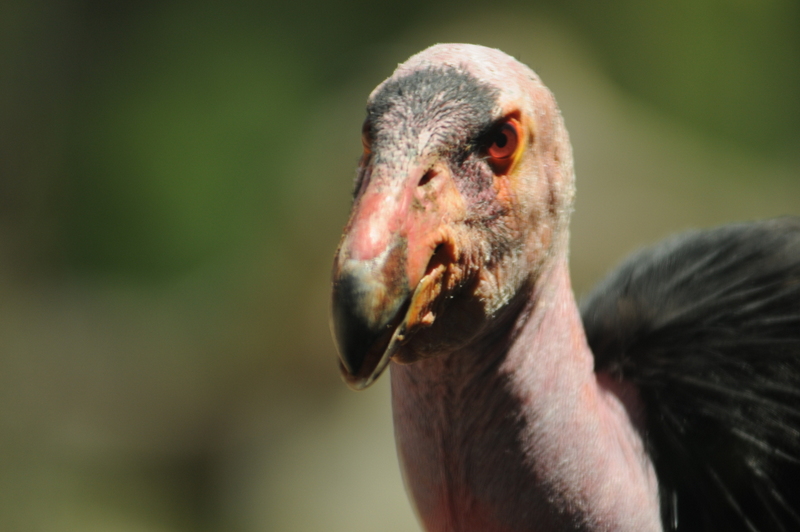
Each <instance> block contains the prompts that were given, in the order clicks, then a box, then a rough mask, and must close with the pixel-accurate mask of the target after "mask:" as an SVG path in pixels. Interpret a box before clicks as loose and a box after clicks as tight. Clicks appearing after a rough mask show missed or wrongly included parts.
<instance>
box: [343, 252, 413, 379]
mask: <svg viewBox="0 0 800 532" xmlns="http://www.w3.org/2000/svg"><path fill="white" fill-rule="evenodd" d="M372 262H373V261H354V260H348V261H345V262H344V264H342V267H340V268H337V269H335V270H334V283H333V297H332V300H331V331H332V333H333V337H334V341H335V343H336V348H337V351H338V353H339V361H340V370H341V373H342V378H343V379H344V381H345V382H346V383H347V385H348V386H350V387H351V388H354V389H359V390H360V389H363V388H366V387H367V386H369V385H370V384H371V383H372V382H373V381H374V380H375V379H376V378H377V377H378V376H379V375H380V373H381V372H382V371H383V370H384V369H385V368H386V365H387V364H388V362H389V357H390V356H391V353H390V351H391V350H393V349H390V348H392V346H393V345H396V342H392V340H393V339H394V338H395V337H396V336H397V334H396V333H397V331H398V328H400V326H401V324H402V322H403V319H404V317H405V314H406V311H407V309H408V304H409V297H410V291H409V289H408V286H407V283H406V280H405V276H404V275H391V274H392V273H396V272H384V271H382V270H381V269H380V268H376V267H375V266H376V265H375V264H372Z"/></svg>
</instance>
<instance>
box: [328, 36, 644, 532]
mask: <svg viewBox="0 0 800 532" xmlns="http://www.w3.org/2000/svg"><path fill="white" fill-rule="evenodd" d="M509 124H511V125H512V126H513V128H515V129H514V131H516V137H515V138H516V144H513V146H514V149H513V150H511V148H509V149H508V150H507V151H511V152H512V153H511V154H510V155H509V156H507V157H502V158H497V157H494V156H493V154H494V153H501V152H503V151H502V148H504V147H505V146H506V143H507V142H511V140H509V138H510V137H508V136H507V135H506V136H503V135H501V136H498V132H501V131H508V127H509ZM503 127H505V128H506V129H503ZM512 140H513V139H512ZM364 146H365V151H364V155H363V157H362V159H361V162H360V164H359V169H358V177H357V180H356V189H355V197H354V204H353V211H352V214H351V217H350V220H349V222H348V224H347V227H346V228H345V232H344V235H343V237H342V241H341V243H340V246H339V250H338V252H337V255H336V259H335V262H334V271H333V328H334V335H335V337H336V340H337V346H338V348H339V353H340V357H341V368H342V374H343V376H344V378H345V380H346V382H348V383H349V384H350V385H351V386H352V387H354V388H363V387H365V386H368V385H369V384H370V383H371V382H372V381H373V380H374V379H375V378H377V377H378V376H379V375H380V373H381V372H382V371H383V370H384V368H385V367H386V366H387V365H391V366H392V391H393V408H394V417H395V432H396V438H397V443H398V451H399V455H400V458H401V463H402V465H403V470H404V475H405V478H406V482H407V485H408V488H409V491H410V494H411V497H412V499H413V500H414V502H415V505H416V507H417V510H418V512H419V515H420V519H421V521H422V523H423V525H424V526H425V528H426V530H429V531H442V532H444V531H453V532H456V531H458V532H470V531H473V530H474V531H478V530H480V531H483V532H486V531H498V532H499V531H533V530H538V531H547V530H631V531H637V532H641V531H648V530H660V524H659V515H658V495H657V483H656V481H655V476H654V474H653V469H652V465H651V463H650V461H649V459H648V458H647V456H646V454H645V452H644V450H643V445H642V441H641V437H640V435H639V432H638V428H637V427H638V426H640V424H641V415H640V412H639V403H638V398H637V396H636V390H635V389H633V388H631V387H629V386H626V385H624V384H623V383H616V382H613V381H611V380H610V379H608V378H606V377H604V376H603V375H595V374H594V372H593V369H592V367H593V364H592V362H593V361H592V355H591V352H590V351H589V349H588V347H587V345H586V340H585V337H584V334H583V330H582V328H581V323H580V318H579V316H578V312H577V308H576V305H575V301H574V297H573V295H572V290H571V287H570V283H569V276H568V268H567V258H566V255H567V241H568V219H569V214H570V212H571V209H572V201H573V195H574V176H573V170H572V154H571V148H570V144H569V139H568V136H567V133H566V129H565V128H564V125H563V121H562V119H561V115H560V112H559V111H558V107H557V105H556V103H555V100H554V98H553V96H552V94H551V93H550V92H549V91H548V90H547V88H546V87H545V86H544V85H543V84H542V83H541V81H540V80H539V78H538V77H537V76H536V75H535V74H534V73H533V72H532V71H531V70H530V69H528V68H527V67H525V66H524V65H522V64H520V63H519V62H517V61H516V60H514V59H513V58H511V57H509V56H507V55H505V54H503V53H502V52H500V51H498V50H491V49H487V48H483V47H478V46H472V45H437V46H434V47H432V48H429V49H428V50H425V51H423V52H421V53H420V54H417V55H416V56H413V57H412V58H411V59H409V60H408V61H407V62H406V63H404V64H402V65H400V66H399V67H398V68H397V70H396V71H395V72H394V74H393V75H392V76H391V77H390V78H389V79H387V80H386V81H384V82H383V83H382V84H381V85H379V86H378V87H377V88H376V89H375V90H374V91H373V93H372V94H371V95H370V98H369V101H368V105H367V118H366V121H365V126H364ZM503 153H504V152H503Z"/></svg>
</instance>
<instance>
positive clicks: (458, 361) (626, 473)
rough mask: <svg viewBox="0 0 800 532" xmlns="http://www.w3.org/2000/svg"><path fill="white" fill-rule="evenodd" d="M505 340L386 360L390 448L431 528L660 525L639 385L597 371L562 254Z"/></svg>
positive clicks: (441, 531)
mask: <svg viewBox="0 0 800 532" xmlns="http://www.w3.org/2000/svg"><path fill="white" fill-rule="evenodd" d="M519 308H520V310H519V311H517V314H516V316H514V318H515V319H514V320H509V322H508V323H511V324H512V325H511V326H507V327H506V328H507V329H508V330H507V333H506V334H505V335H504V339H505V341H496V342H493V343H492V346H489V345H487V343H488V342H481V343H477V344H476V345H474V346H471V347H468V348H466V349H464V350H461V351H458V352H454V353H450V354H446V355H442V356H440V357H437V358H432V359H427V360H422V361H419V362H417V363H415V364H411V365H408V366H401V365H398V364H392V370H391V372H392V401H393V409H394V420H395V436H396V440H397V445H398V455H399V457H400V461H401V467H402V469H403V472H404V477H405V479H406V484H407V487H408V490H409V492H410V494H411V497H412V499H413V500H414V502H415V504H416V507H417V511H418V513H419V516H420V520H421V521H422V523H423V525H424V526H425V529H426V530H428V531H429V532H473V531H474V532H477V531H482V532H523V531H531V532H534V531H536V532H547V531H569V530H582V531H594V530H597V531H599V530H615V531H627V530H630V531H636V532H645V531H658V530H661V525H660V517H659V504H658V486H657V482H656V477H655V474H654V471H653V467H652V464H651V462H650V461H649V458H648V457H647V455H646V453H645V451H644V446H643V444H642V440H641V437H640V435H639V432H638V430H637V424H638V422H639V421H641V419H640V416H639V414H638V413H639V412H640V409H639V401H638V397H637V395H636V390H635V389H632V388H630V387H625V386H623V385H622V384H619V383H616V382H614V381H613V380H612V379H611V378H608V377H606V376H602V375H601V376H598V375H596V374H595V373H594V370H593V357H592V353H591V351H590V350H589V348H588V346H587V344H586V338H585V335H584V332H583V327H582V324H581V319H580V315H579V312H578V309H577V305H576V304H575V299H574V296H573V294H572V288H571V284H570V280H569V271H568V267H567V262H566V259H564V260H563V261H559V262H556V263H554V264H553V265H552V266H551V267H549V268H547V269H546V270H545V271H543V272H542V274H541V275H540V276H539V278H538V280H537V282H536V283H535V284H534V286H533V288H532V290H531V291H530V298H529V301H528V303H527V305H520V307H519Z"/></svg>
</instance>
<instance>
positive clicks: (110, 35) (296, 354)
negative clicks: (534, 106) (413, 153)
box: [0, 0, 800, 532]
mask: <svg viewBox="0 0 800 532" xmlns="http://www.w3.org/2000/svg"><path fill="white" fill-rule="evenodd" d="M447 41H463V42H473V43H478V44H485V45H489V46H495V47H499V48H501V49H503V50H505V51H506V52H508V53H510V54H512V55H515V56H516V57H518V58H520V59H521V60H522V61H524V62H526V63H528V64H529V65H530V66H532V67H533V68H534V69H536V70H537V71H538V72H539V74H540V75H541V76H542V78H543V79H544V81H545V83H547V84H548V85H549V86H550V87H551V89H553V91H554V92H555V94H556V97H557V98H558V100H559V102H560V105H561V108H562V111H563V114H564V116H565V118H566V121H567V126H568V128H569V129H570V132H571V134H572V140H573V145H574V149H575V156H576V168H577V175H578V203H577V205H576V213H575V216H574V223H573V243H572V259H571V262H572V269H573V274H574V279H575V286H576V290H577V291H578V292H579V294H580V293H582V292H585V291H586V290H587V289H588V287H590V286H591V284H592V283H593V282H594V281H596V280H597V279H598V278H599V277H600V276H602V274H603V273H604V272H606V271H608V269H609V268H611V267H612V266H613V264H614V263H616V262H617V261H618V260H619V259H621V258H622V257H623V256H624V255H625V254H626V253H628V252H630V251H632V250H633V249H635V248H636V247H638V246H641V245H644V244H646V243H648V242H651V241H654V240H656V239H658V238H660V237H662V236H665V235H667V234H669V233H671V232H674V231H677V230H680V229H684V228H689V227H702V226H709V225H714V224H718V223H722V222H725V221H730V220H737V219H751V218H759V217H766V216H774V215H779V214H786V213H794V214H800V2H798V1H797V0H794V1H790V0H767V1H755V0H726V1H723V0H717V1H713V0H676V1H672V2H639V1H633V0H610V1H607V2H595V1H591V0H567V1H563V2H556V1H554V0H553V1H541V2H535V1H531V2H528V3H512V2H508V1H504V0H498V1H496V2H491V3H487V2H477V1H469V0H467V1H460V2H455V1H439V2H430V1H421V0H410V1H403V2H400V1H393V2H375V1H366V0H347V1H344V2H323V1H321V0H295V1H292V2H280V3H279V2H270V1H266V2H253V1H244V0H240V1H229V2H188V1H187V2H153V1H143V2H127V3H125V2H99V1H78V0H63V1H60V2H59V1H55V0H26V1H23V0H6V1H5V2H3V3H0V529H2V530H8V531H95V530H96V531H126V532H127V531H137V532H138V531H158V532H162V531H163V532H167V531H170V532H171V531H176V532H177V531H200V532H205V531H209V532H210V531H223V530H224V531H234V532H237V531H238V532H250V531H290V530H292V531H293V530H298V531H312V532H314V531H322V530H324V531H343V532H344V531H347V532H359V531H398V532H399V531H411V532H413V531H415V530H418V527H417V525H416V523H415V521H414V517H413V514H412V512H411V510H410V508H409V506H408V503H407V501H406V499H405V495H404V493H403V488H402V482H401V480H400V476H399V472H398V471H397V466H396V464H395V456H394V447H393V439H392V434H391V419H390V413H389V399H388V382H386V380H385V379H384V380H383V381H381V382H379V383H378V384H377V385H376V386H375V387H374V388H373V389H370V390H368V391H366V392H364V393H360V394H356V393H353V392H350V391H348V390H347V389H346V388H345V386H344V385H343V384H342V383H341V382H340V380H339V377H338V371H337V367H336V363H335V353H334V350H333V346H332V343H331V341H330V337H329V333H328V325H327V305H328V291H329V266H330V262H331V259H332V256H333V252H334V250H335V247H336V244H337V240H338V238H339V234H340V230H341V227H342V226H343V224H344V222H345V220H346V217H347V212H348V208H349V202H350V188H351V182H352V178H353V176H354V168H355V164H356V161H357V159H358V156H359V152H360V149H361V148H360V141H359V135H360V123H361V121H362V119H363V105H364V101H365V99H366V96H367V95H368V94H369V92H370V90H371V89H372V88H373V87H374V86H375V85H376V84H377V83H378V82H380V81H381V80H382V79H383V78H385V77H386V76H388V75H389V74H390V73H391V71H392V69H393V68H394V66H395V65H396V64H397V63H398V62H401V61H403V60H404V59H405V58H407V57H408V56H409V55H411V54H413V53H415V52H417V51H419V50H421V49H422V48H424V47H426V46H428V45H430V44H434V43H436V42H447Z"/></svg>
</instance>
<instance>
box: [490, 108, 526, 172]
mask: <svg viewBox="0 0 800 532" xmlns="http://www.w3.org/2000/svg"><path fill="white" fill-rule="evenodd" d="M518 128H519V123H518V122H517V121H516V120H514V119H513V118H511V119H509V120H507V121H506V122H504V123H503V124H502V125H501V126H500V127H499V128H498V129H497V130H496V131H495V133H494V134H493V135H492V139H491V140H492V144H491V145H490V146H489V150H488V154H489V157H490V158H491V159H493V161H492V162H495V163H502V162H503V161H502V160H503V159H508V158H509V157H511V156H512V155H514V152H516V151H517V143H518V142H519V131H518Z"/></svg>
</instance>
